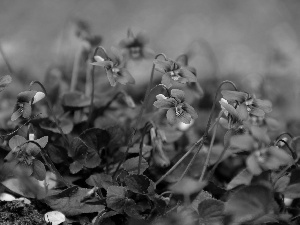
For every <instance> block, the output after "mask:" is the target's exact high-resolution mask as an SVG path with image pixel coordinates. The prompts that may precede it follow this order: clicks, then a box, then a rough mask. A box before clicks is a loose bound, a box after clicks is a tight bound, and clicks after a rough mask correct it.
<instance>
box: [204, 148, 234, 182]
mask: <svg viewBox="0 0 300 225" xmlns="http://www.w3.org/2000/svg"><path fill="white" fill-rule="evenodd" d="M228 148H229V145H227V146H226V147H225V148H224V149H223V151H222V152H221V155H220V156H219V158H218V160H217V162H216V163H215V165H214V166H213V168H212V169H211V171H209V174H208V176H207V180H210V179H211V177H212V175H213V174H214V173H215V170H216V168H217V167H218V165H219V164H220V162H221V161H222V159H223V156H224V155H225V152H226V151H227V149H228Z"/></svg>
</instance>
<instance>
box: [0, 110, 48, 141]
mask: <svg viewBox="0 0 300 225" xmlns="http://www.w3.org/2000/svg"><path fill="white" fill-rule="evenodd" d="M41 114H42V113H38V114H36V115H35V116H33V117H32V118H30V119H29V120H27V121H26V122H25V123H24V124H22V125H21V126H20V127H18V128H17V129H16V130H14V131H13V132H10V133H8V134H2V135H0V138H3V137H7V136H10V135H12V134H14V133H16V132H18V130H20V129H21V128H22V127H24V126H25V125H27V124H28V123H30V121H31V120H33V119H34V118H35V117H38V116H39V115H41Z"/></svg>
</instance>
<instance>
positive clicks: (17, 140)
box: [9, 135, 27, 150]
mask: <svg viewBox="0 0 300 225" xmlns="http://www.w3.org/2000/svg"><path fill="white" fill-rule="evenodd" d="M26 142H27V140H26V139H25V138H24V137H22V136H20V135H15V136H13V137H12V138H11V139H10V140H9V147H10V148H11V150H13V149H15V148H16V147H18V146H21V145H23V144H24V143H26Z"/></svg>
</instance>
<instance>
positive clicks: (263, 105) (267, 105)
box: [253, 99, 272, 113]
mask: <svg viewBox="0 0 300 225" xmlns="http://www.w3.org/2000/svg"><path fill="white" fill-rule="evenodd" d="M253 105H255V106H256V107H257V108H260V109H262V110H263V111H264V112H265V113H270V112H271V111H272V103H271V102H270V101H268V100H260V99H254V102H253Z"/></svg>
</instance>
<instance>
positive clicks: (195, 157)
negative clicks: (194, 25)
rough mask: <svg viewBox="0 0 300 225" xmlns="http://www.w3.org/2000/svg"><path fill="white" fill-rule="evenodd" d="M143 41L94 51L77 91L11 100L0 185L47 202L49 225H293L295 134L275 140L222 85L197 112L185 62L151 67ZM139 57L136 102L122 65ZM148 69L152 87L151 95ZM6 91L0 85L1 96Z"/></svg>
mask: <svg viewBox="0 0 300 225" xmlns="http://www.w3.org/2000/svg"><path fill="white" fill-rule="evenodd" d="M148 42H149V40H148V38H147V36H146V35H145V34H144V33H138V34H136V35H135V34H133V33H132V31H131V30H129V31H128V34H127V38H125V39H124V40H121V41H120V43H119V48H117V47H112V48H111V52H112V54H109V56H108V54H107V53H106V50H105V49H104V48H103V47H101V46H99V47H96V48H95V50H94V54H92V53H90V54H89V59H88V60H87V65H88V67H87V68H90V69H91V70H88V71H87V76H88V75H90V76H91V78H92V81H93V82H91V83H90V84H89V83H87V85H86V86H85V88H87V90H86V91H85V92H81V91H80V88H78V90H76V91H74V90H70V92H65V93H61V94H62V95H61V98H60V99H58V101H52V100H51V101H50V99H49V96H48V94H51V95H53V94H54V95H55V93H47V92H46V90H45V88H44V86H43V85H42V84H41V83H40V82H38V81H35V82H32V83H31V84H30V89H29V90H28V91H23V92H21V93H19V94H18V95H17V97H16V104H15V108H14V111H13V112H12V115H11V121H13V124H14V125H15V129H13V130H12V132H11V133H8V134H4V135H2V136H1V137H2V139H3V142H2V143H1V148H3V149H4V150H5V151H8V152H7V154H6V156H5V163H4V165H3V166H2V168H1V170H2V171H3V172H2V173H3V174H5V176H3V178H2V180H1V182H2V184H3V185H4V186H5V187H6V188H8V189H10V190H11V191H12V192H16V193H17V194H19V195H23V196H26V197H29V198H36V199H38V201H40V202H43V203H46V204H47V205H48V206H49V207H50V208H51V209H52V210H53V211H51V212H49V213H47V214H46V215H45V219H46V221H47V222H48V223H50V222H51V221H52V222H53V224H59V223H60V222H63V221H65V223H66V222H68V223H71V222H72V221H73V222H78V223H81V224H95V225H98V224H132V223H147V224H171V223H172V224H174V223H175V224H177V223H178V224H203V225H221V224H226V225H231V224H232V225H233V224H237V225H239V224H241V225H242V224H249V225H254V224H270V225H271V224H292V225H296V224H299V215H300V205H299V199H300V178H299V177H300V174H299V173H300V170H299V159H300V149H299V140H300V136H299V135H300V134H296V135H298V136H293V135H291V134H289V133H283V134H280V132H281V131H282V130H279V129H278V127H279V126H278V125H277V123H276V122H277V121H276V120H274V119H272V118H271V117H269V116H268V114H269V113H270V112H271V111H272V104H271V102H270V101H269V100H261V99H260V98H258V97H256V96H259V97H260V96H263V95H262V94H261V93H255V94H254V93H253V94H252V93H251V94H250V93H248V92H246V91H244V90H238V89H237V87H236V86H235V84H234V83H233V82H231V81H224V82H222V83H221V84H220V86H219V87H218V89H217V93H216V95H215V96H216V97H215V100H214V102H212V104H211V105H212V110H211V112H210V114H207V110H205V109H203V108H202V106H201V104H200V105H199V104H198V99H199V98H201V97H202V98H203V96H205V94H207V95H208V94H212V93H205V91H207V90H205V91H204V89H202V87H201V86H200V84H199V82H198V77H197V73H196V70H195V68H193V67H191V66H190V65H189V64H188V60H189V58H190V55H188V54H182V55H180V56H179V57H178V58H177V59H176V60H172V59H169V58H167V57H166V56H165V55H164V54H158V55H157V56H156V57H154V58H152V57H153V54H152V51H151V50H150V49H149V48H148V47H147V44H148ZM90 50H92V49H90ZM159 57H161V58H159ZM143 59H145V60H149V59H150V60H151V61H152V63H153V70H152V71H151V74H150V81H149V86H148V88H147V91H146V92H145V93H143V94H145V99H144V101H143V102H142V103H141V104H137V102H140V101H139V100H140V99H137V98H136V96H132V95H131V94H130V93H132V92H130V89H133V87H135V86H130V88H128V86H129V85H134V84H135V80H134V77H133V76H132V75H131V72H130V71H129V68H127V64H128V62H129V61H130V60H133V61H136V63H138V62H140V61H141V60H143ZM96 67H99V68H100V69H99V68H98V69H99V70H95V68H96ZM101 69H102V70H101ZM156 72H158V73H157V74H158V76H161V77H159V80H161V83H160V84H158V85H156V86H154V85H153V84H154V80H153V77H154V73H156ZM97 73H99V74H97ZM95 74H97V75H99V76H102V75H105V74H106V75H107V78H108V81H109V84H110V85H111V87H110V88H111V89H113V91H112V92H110V93H113V96H111V95H109V94H108V95H98V94H97V93H95V86H94V85H95V82H94V78H95V77H94V75H95ZM73 78H74V79H76V77H73ZM10 82H11V77H10V76H8V75H6V76H3V77H2V78H0V91H3V90H4V88H5V87H6V86H7V85H8V84H9V83H10ZM75 83H76V82H75ZM226 83H227V84H231V85H232V86H233V87H234V89H235V90H225V89H224V87H223V88H222V86H223V85H224V84H226ZM33 84H38V85H40V87H41V88H42V91H36V90H33V89H32V86H33ZM119 84H122V85H119ZM89 85H91V86H89ZM123 85H126V86H125V87H124V86H123ZM202 86H203V85H202ZM158 87H162V88H163V90H161V91H160V92H159V93H158V92H155V94H156V100H155V101H153V97H154V90H156V91H158ZM90 90H91V91H90ZM185 90H191V91H192V92H196V93H197V94H196V95H191V96H188V95H187V94H186V91H185ZM219 92H220V93H221V94H222V97H221V98H220V99H219V95H218V94H219ZM42 99H45V101H44V100H43V101H41V100H42ZM151 101H152V102H151ZM51 102H55V105H54V106H52V104H51ZM150 102H151V106H150ZM148 103H149V104H148ZM152 105H153V106H154V107H152ZM46 107H47V108H46ZM47 110H48V111H47ZM217 111H219V114H218V115H219V116H218V117H217V118H216V119H215V120H214V116H215V112H217ZM35 113H37V115H35ZM205 113H206V114H205ZM40 114H43V116H41V115H40ZM45 114H46V115H45ZM207 117H208V118H209V119H208V121H206V118H207ZM10 123H11V122H10ZM206 123H207V125H206V127H205V128H203V127H204V126H203V124H204V125H205V124H206ZM219 125H221V126H219ZM3 129H4V128H3ZM217 131H218V132H217ZM209 142H210V143H209ZM1 175H2V174H1ZM51 179H52V181H51ZM288 202H289V203H288ZM291 202H292V203H291ZM174 221H175V222H174Z"/></svg>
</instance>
